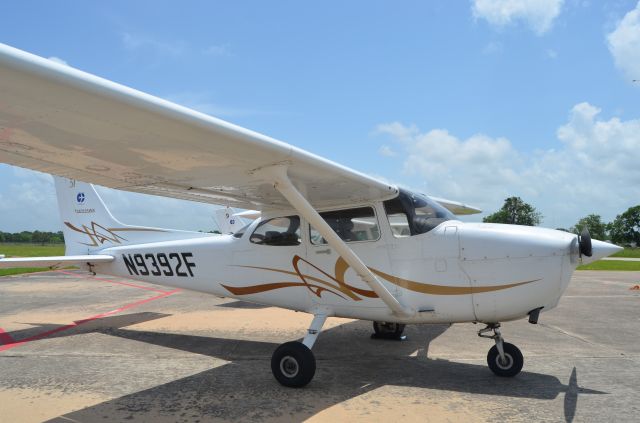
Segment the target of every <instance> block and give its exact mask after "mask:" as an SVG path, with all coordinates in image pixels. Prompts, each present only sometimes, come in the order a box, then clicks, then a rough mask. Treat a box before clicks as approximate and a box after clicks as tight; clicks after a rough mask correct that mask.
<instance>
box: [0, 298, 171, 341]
mask: <svg viewBox="0 0 640 423" xmlns="http://www.w3.org/2000/svg"><path fill="white" fill-rule="evenodd" d="M179 291H180V289H179V288H178V289H174V290H173V291H167V292H164V293H162V294H160V295H156V296H155V297H151V298H146V299H144V300H140V301H136V302H134V303H130V304H126V305H123V306H122V307H120V308H116V309H115V310H111V311H107V312H106V313H101V314H96V315H95V316H91V317H87V318H86V319H82V320H76V321H75V322H73V323H71V324H69V325H64V326H60V327H59V328H55V329H52V330H49V331H46V332H43V333H40V334H37V335H34V336H30V337H29V338H25V339H23V340H21V341H14V342H12V343H10V344H6V345H2V346H0V352H1V351H6V350H10V349H11V348H15V347H18V346H20V345H24V344H26V343H28V342H31V341H36V340H38V339H43V338H46V337H48V336H51V335H53V334H56V333H58V332H63V331H65V330H69V329H73V328H75V327H77V326H80V325H81V324H83V323H88V322H92V321H94V320H97V319H101V318H103V317H107V316H111V315H114V314H117V313H120V312H122V311H125V310H128V309H130V308H133V307H137V306H139V305H142V304H146V303H148V302H151V301H155V300H159V299H160V298H164V297H168V296H169V295H172V294H175V293H176V292H179ZM7 335H8V334H7Z"/></svg>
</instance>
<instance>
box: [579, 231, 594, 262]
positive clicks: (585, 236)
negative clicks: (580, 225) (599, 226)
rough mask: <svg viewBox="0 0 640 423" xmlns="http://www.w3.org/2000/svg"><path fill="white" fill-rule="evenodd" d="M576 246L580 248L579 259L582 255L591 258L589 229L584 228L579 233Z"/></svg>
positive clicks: (591, 248)
mask: <svg viewBox="0 0 640 423" xmlns="http://www.w3.org/2000/svg"><path fill="white" fill-rule="evenodd" d="M578 245H579V246H580V257H582V256H583V255H584V256H587V257H591V255H592V254H593V247H592V246H591V234H590V233H589V229H587V228H584V229H583V230H582V232H580V236H579V237H578Z"/></svg>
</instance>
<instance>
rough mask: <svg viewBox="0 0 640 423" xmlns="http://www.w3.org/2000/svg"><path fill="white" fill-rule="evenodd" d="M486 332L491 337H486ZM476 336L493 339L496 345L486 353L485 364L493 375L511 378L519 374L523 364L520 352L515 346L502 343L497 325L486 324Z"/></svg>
mask: <svg viewBox="0 0 640 423" xmlns="http://www.w3.org/2000/svg"><path fill="white" fill-rule="evenodd" d="M487 332H493V335H486V333H487ZM478 336H479V337H481V338H489V339H493V340H494V341H495V343H496V344H495V345H494V346H493V347H491V349H490V350H489V352H488V353H487V364H488V365H489V368H490V369H491V371H492V372H493V373H495V374H496V375H497V376H501V377H513V376H515V375H517V374H518V373H520V371H521V370H522V365H523V364H524V357H523V356H522V352H520V349H519V348H518V347H516V346H515V345H513V344H510V343H508V342H504V340H503V339H502V334H501V333H500V324H499V323H492V324H488V325H487V327H485V328H484V329H480V330H479V331H478Z"/></svg>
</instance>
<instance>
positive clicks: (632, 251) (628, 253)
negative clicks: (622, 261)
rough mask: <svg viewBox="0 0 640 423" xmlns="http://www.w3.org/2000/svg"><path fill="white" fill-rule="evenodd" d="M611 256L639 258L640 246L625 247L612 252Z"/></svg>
mask: <svg viewBox="0 0 640 423" xmlns="http://www.w3.org/2000/svg"><path fill="white" fill-rule="evenodd" d="M611 257H630V258H640V248H625V249H624V250H622V251H619V252H617V253H615V254H613V255H612V256H611Z"/></svg>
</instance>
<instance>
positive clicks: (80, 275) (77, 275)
mask: <svg viewBox="0 0 640 423" xmlns="http://www.w3.org/2000/svg"><path fill="white" fill-rule="evenodd" d="M57 272H58V273H64V274H65V275H71V276H76V277H79V278H82V279H89V280H96V281H100V282H106V283H115V284H117V285H125V286H130V287H133V288H140V289H144V290H146V291H153V292H161V293H165V292H169V291H165V290H163V289H157V288H149V287H148V286H142V285H136V284H134V283H129V282H120V281H113V280H109V279H102V278H98V277H96V276H91V277H89V276H84V275H82V274H79V273H72V272H65V271H64V270H57Z"/></svg>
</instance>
